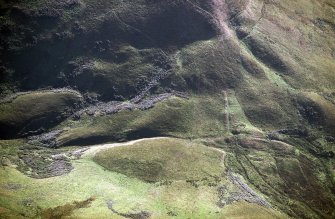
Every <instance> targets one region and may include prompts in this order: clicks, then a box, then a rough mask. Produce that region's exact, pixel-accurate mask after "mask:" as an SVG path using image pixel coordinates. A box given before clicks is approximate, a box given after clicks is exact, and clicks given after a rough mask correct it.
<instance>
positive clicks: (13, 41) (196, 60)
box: [0, 0, 335, 218]
mask: <svg viewBox="0 0 335 219" xmlns="http://www.w3.org/2000/svg"><path fill="white" fill-rule="evenodd" d="M0 8H1V10H0V15H1V16H0V32H1V34H0V54H1V57H2V58H1V59H0V93H1V98H2V100H1V102H0V138H1V139H3V140H0V143H1V145H2V146H1V147H0V150H1V151H2V152H3V154H4V155H3V158H2V160H3V162H2V163H3V164H4V165H7V166H11V164H15V165H16V168H17V169H18V170H20V171H21V172H22V173H25V174H27V175H28V176H30V177H33V178H45V177H49V176H52V175H57V176H58V175H62V174H64V173H69V172H70V171H71V170H72V167H71V168H70V167H69V166H71V163H72V165H74V166H75V167H78V168H79V169H80V168H82V166H80V165H81V164H79V163H80V159H79V158H78V159H79V160H78V161H73V160H72V159H77V157H76V156H74V157H75V158H73V156H72V155H71V156H70V158H69V157H68V156H67V155H66V156H65V157H63V156H60V157H59V156H58V157H57V156H56V157H55V154H59V153H60V154H62V153H70V154H71V153H72V152H71V151H72V150H73V149H71V148H70V147H67V146H78V147H79V146H91V145H92V144H101V143H106V142H112V141H113V142H115V141H129V140H135V139H141V138H148V137H163V136H164V137H171V138H172V139H174V140H176V139H175V138H179V139H184V140H185V139H188V140H189V141H191V142H192V144H195V145H198V144H200V145H201V147H200V146H199V147H200V149H199V148H196V149H194V150H195V151H194V152H192V153H195V154H194V157H197V159H199V160H203V163H204V167H206V165H208V163H209V162H210V161H209V160H210V159H209V157H210V158H212V159H213V165H220V164H219V163H220V162H217V157H216V156H214V155H213V154H212V155H208V156H209V157H207V156H206V157H202V156H200V155H197V153H198V152H199V150H204V149H203V148H202V147H204V146H207V147H209V148H208V150H210V149H212V148H215V149H216V150H220V151H223V152H224V153H225V159H224V165H223V166H224V168H223V169H222V170H221V169H220V170H217V169H216V168H217V166H216V167H213V171H214V170H215V171H222V174H223V175H224V177H223V178H222V179H221V178H220V180H219V181H218V182H216V183H214V184H213V185H212V183H213V182H211V181H210V180H209V181H210V182H207V181H206V180H205V181H206V182H205V184H206V183H207V184H206V185H202V184H201V185H202V186H205V187H206V189H204V190H206V191H207V192H208V194H207V193H206V194H207V195H208V196H206V197H207V198H208V200H209V199H217V203H216V204H215V203H214V204H213V201H208V202H203V203H202V202H201V203H200V202H199V203H200V204H199V203H198V204H199V206H202V207H199V206H198V205H197V207H195V209H196V208H200V209H201V210H199V209H198V210H197V211H196V212H197V213H195V215H191V217H201V215H206V213H205V212H207V211H208V212H209V211H220V209H226V210H224V211H225V212H224V213H222V212H221V213H222V214H221V213H220V215H221V216H224V215H225V216H227V215H230V216H231V217H233V216H234V215H235V214H236V212H238V211H239V210H238V209H240V207H241V206H240V207H236V206H235V207H234V206H233V204H231V203H232V202H231V200H232V198H231V197H236V191H235V190H234V189H232V188H235V187H236V188H235V189H237V188H240V187H239V186H242V187H244V185H245V186H247V188H249V189H250V190H251V191H252V192H251V193H250V194H251V196H253V195H252V194H261V195H260V196H264V200H266V201H267V202H268V203H269V206H271V207H270V209H272V210H273V209H275V210H278V211H281V212H282V213H283V215H281V216H278V217H282V216H283V217H286V215H288V216H290V217H294V218H333V217H334V216H335V212H334V209H335V172H334V170H335V163H334V159H335V156H334V153H335V22H334V21H335V2H334V1H333V0H318V1H316V0H296V1H291V0H281V1H279V0H157V1H152V0H134V1H122V0H112V1H107V0H95V1H92V0H67V1H56V0H32V1H26V0H16V1H9V0H3V1H0ZM18 138H20V140H13V139H18ZM174 140H171V141H170V143H169V142H168V143H164V142H163V143H162V142H160V141H157V142H156V140H153V141H154V143H152V144H153V146H152V147H153V148H154V149H157V150H158V149H159V150H158V151H159V152H160V153H162V154H159V153H158V152H157V153H156V152H155V153H154V152H153V151H155V150H154V149H152V152H153V154H152V156H151V154H150V153H149V152H148V153H149V155H148V157H146V156H144V155H143V156H135V155H136V154H138V152H136V150H135V149H134V148H132V147H129V148H126V147H125V148H122V150H121V149H119V150H120V151H113V150H114V149H111V151H109V150H107V151H105V152H103V153H102V154H100V155H96V157H94V156H93V157H90V158H89V159H88V158H87V159H88V160H85V164H86V163H87V165H91V167H92V168H93V169H94V168H96V166H94V167H93V166H92V165H96V164H95V163H94V162H92V160H93V161H95V162H96V163H98V164H99V165H101V166H103V167H104V168H106V170H108V174H111V175H108V178H109V179H111V178H113V177H114V178H115V177H116V176H115V174H116V173H115V172H118V173H121V174H124V177H126V178H125V179H126V180H130V182H129V183H130V184H131V185H132V186H134V187H136V185H140V187H141V188H144V187H146V188H147V189H148V188H149V187H147V186H149V185H151V186H152V184H150V183H153V182H147V181H145V180H143V179H147V178H148V177H149V176H151V175H152V174H153V173H152V172H150V171H151V170H153V171H158V172H159V173H157V176H166V175H164V174H165V172H164V171H166V169H167V168H170V166H169V165H171V164H170V163H169V162H168V161H169V160H173V159H172V158H170V156H172V157H173V153H172V152H171V151H167V152H164V150H163V149H161V144H163V145H166V144H167V145H169V144H176V145H174V146H175V147H176V148H174V149H173V150H172V149H171V150H172V151H174V152H175V153H176V154H181V155H180V156H181V157H183V158H184V159H185V162H186V161H187V160H188V159H189V155H188V152H189V151H188V152H183V150H184V149H185V148H184V147H183V145H184V143H180V147H179V146H178V147H177V145H178V144H177V143H175V142H174ZM176 141H177V140H176ZM180 141H183V140H180ZM155 142H156V143H155ZM155 145H157V148H156V146H155ZM139 147H140V148H141V147H142V148H141V150H142V151H146V150H147V149H146V147H147V145H144V146H139ZM196 147H198V146H196ZM165 148H169V147H168V146H167V147H165ZM123 150H124V151H123ZM139 150H140V149H139ZM141 150H140V151H141ZM190 150H191V151H192V150H193V149H190ZM134 151H135V152H136V153H135V155H132V153H134ZM115 153H120V154H125V155H127V156H125V157H122V156H121V158H122V159H121V158H120V159H116V158H115V157H114V154H115ZM189 153H191V152H189ZM204 153H205V152H204ZM208 153H210V152H208ZM128 155H129V156H128ZM164 155H165V156H166V157H164ZM106 156H107V157H106ZM162 156H163V157H162ZM85 159H86V158H85ZM113 159H114V160H113ZM157 159H158V160H157ZM77 162H78V163H77ZM118 162H121V163H122V164H123V165H121V167H118V166H117V165H115V164H116V163H118ZM176 162H177V163H178V162H181V161H180V160H178V159H177V160H176ZM8 163H9V164H8ZM111 164H113V165H112V166H111ZM187 164H189V165H192V162H191V161H190V162H189V163H187ZM57 165H59V166H57ZM137 165H140V166H139V167H136V166H137ZM180 165H181V166H183V165H184V164H180ZM185 165H186V164H185ZM128 166H129V167H128ZM49 167H50V168H49ZM54 167H56V169H57V171H54ZM6 168H9V169H6V170H4V172H3V173H1V177H5V176H6V174H9V175H10V174H12V175H13V177H14V178H15V177H17V178H18V179H17V180H18V181H20V183H22V182H26V181H27V182H28V181H29V180H35V179H31V178H27V179H26V178H24V179H23V177H24V176H22V175H20V174H19V173H17V172H15V170H14V169H13V168H12V167H6ZM48 168H49V169H48ZM134 168H135V169H134ZM136 168H140V170H141V171H142V172H144V173H145V172H146V171H147V172H148V175H145V176H142V175H141V174H142V173H141V174H140V176H141V177H138V176H139V175H138V171H139V170H138V169H136ZM141 168H142V169H141ZM59 169H60V171H58V170H59ZM84 169H85V168H84ZM81 170H83V169H81ZM6 171H9V172H6ZM11 171H14V172H11ZM109 171H110V172H109ZM182 171H186V170H185V169H183V170H182ZM187 171H189V170H187ZM187 171H186V172H187ZM192 171H195V170H192ZM192 171H191V173H192V174H194V172H192ZM199 171H201V168H199ZM128 173H131V174H128ZM169 173H170V172H169ZM187 173H188V174H186V176H185V177H184V178H183V177H181V179H182V180H181V181H183V180H184V181H185V182H191V183H190V184H187V183H186V184H185V185H187V186H185V185H184V184H178V182H179V181H178V180H176V178H174V177H172V178H169V177H167V179H166V180H165V179H164V180H163V181H164V182H162V181H160V180H157V178H155V180H154V181H155V183H156V184H157V183H158V184H159V183H163V184H164V183H165V184H168V185H169V183H172V184H171V185H172V186H171V187H169V186H168V188H167V187H164V186H166V185H162V188H163V189H166V191H165V192H166V194H165V195H166V197H165V198H166V200H165V202H164V203H165V204H166V205H169V206H170V207H171V206H172V205H170V204H171V203H172V202H173V201H171V200H172V199H169V198H168V197H171V196H172V195H173V194H175V191H172V190H173V189H175V188H179V187H178V186H180V188H182V189H185V194H184V195H185V197H188V196H189V195H190V193H192V191H193V190H192V189H195V188H197V187H196V186H199V185H198V184H197V183H199V182H202V181H203V177H201V178H199V179H198V178H197V179H193V178H192V177H190V175H189V172H187ZM70 174H73V173H72V172H71V173H70ZM113 174H114V175H113ZM155 174H156V173H155ZM192 174H191V175H192ZM215 174H216V175H217V173H215ZM235 174H236V175H238V177H237V178H235ZM172 175H173V176H174V175H178V174H172ZM200 175H201V174H200ZM60 177H64V176H60ZM214 178H215V177H214ZM242 178H243V180H242V181H243V183H241V182H240V180H241V179H242ZM55 180H56V181H57V180H61V181H62V180H65V181H66V180H72V175H70V176H69V178H66V179H64V178H59V179H58V178H57V177H56V178H55ZM106 180H107V178H106ZM134 180H135V181H134ZM0 183H3V184H2V185H3V186H2V187H1V185H0V189H1V188H4V189H3V191H2V190H0V194H2V193H4V194H7V191H6V189H5V187H6V186H5V184H6V183H15V180H14V179H13V181H12V182H9V181H8V182H7V181H6V180H3V179H2V181H0ZM30 183H31V182H29V183H28V184H29V185H30ZM62 183H65V182H63V181H62ZM96 183H98V182H96ZM175 183H177V184H175ZM179 183H182V182H179ZM156 184H155V185H156ZM237 184H238V185H239V186H237ZM6 185H7V184H6ZM115 185H116V184H115ZM90 186H91V185H90ZM117 186H120V185H119V184H117ZM142 186H143V187H142ZM174 186H175V187H174ZM158 187H159V186H158ZM193 187H195V188H193ZM90 188H91V187H90ZM159 188H160V187H159ZM223 188H225V189H223ZM123 189H124V188H123ZM169 189H171V190H169ZM139 190H141V189H134V190H132V191H130V190H129V193H131V192H134V193H136V194H139V193H138V192H140V191H139ZM151 190H154V191H156V192H157V191H158V190H155V189H153V188H151ZM191 190H192V191H191ZM196 190H197V189H196ZM88 191H89V192H91V190H88ZM197 191H198V190H197ZM243 191H245V190H243ZM247 191H249V190H248V189H247ZM253 192H254V193H253ZM13 194H16V193H15V192H13ZM47 194H49V193H48V192H47ZM232 194H235V196H234V195H232ZM250 194H249V195H250ZM22 195H23V194H18V193H17V194H16V196H17V197H18V198H21V197H22ZM142 195H143V194H142V193H141V195H138V197H137V198H138V199H143V200H142V201H143V203H142V204H143V205H141V207H144V208H145V209H146V210H147V211H148V212H150V215H152V216H153V217H162V218H164V216H159V215H160V214H158V213H157V211H158V210H157V209H161V208H157V206H156V207H153V206H152V205H165V204H162V203H158V202H152V200H153V199H151V198H148V197H144V196H143V197H142ZM9 196H10V199H11V201H12V202H15V200H16V199H15V197H13V195H12V192H11V195H9ZM65 196H66V198H64V201H63V202H59V203H56V202H54V201H51V202H50V203H52V204H50V205H48V204H46V205H43V206H42V207H41V204H40V203H41V202H40V201H37V202H36V203H35V204H36V206H35V207H34V210H33V211H36V212H33V211H31V212H33V213H31V212H30V213H29V216H31V217H33V216H34V214H35V213H36V215H42V216H43V215H46V214H47V213H43V212H40V210H38V209H40V208H43V209H44V208H54V207H56V206H58V205H64V204H65V203H69V202H71V201H74V200H78V199H79V198H80V200H85V199H87V197H90V196H96V198H97V200H98V201H99V202H101V203H102V202H104V201H103V200H102V199H103V198H104V199H105V198H106V197H103V198H102V196H101V197H100V196H99V194H98V195H96V194H91V193H90V194H86V196H87V197H86V198H85V197H83V196H82V195H74V196H73V198H72V199H71V196H69V195H68V194H66V195H65ZM65 196H64V197H65ZM258 196H259V195H257V197H258ZM74 197H75V198H74ZM253 197H254V196H253ZM41 198H42V197H40V196H39V197H38V198H37V199H41ZM188 198H189V197H188ZM188 198H185V200H186V199H187V201H185V200H183V201H185V202H183V203H184V204H185V203H188V201H189V200H188ZM119 199H120V202H121V203H123V205H124V206H126V204H125V203H126V202H123V201H124V198H121V197H120V198H119ZM144 200H145V201H144ZM154 200H156V199H154ZM206 200H207V199H206ZM65 201H66V202H65ZM137 201H138V203H141V201H140V200H137ZM156 201H157V200H156ZM234 201H235V202H236V203H237V205H243V206H244V207H245V209H249V208H251V209H253V208H257V207H259V208H262V209H263V208H265V209H266V210H269V209H267V208H268V206H262V205H259V203H258V204H257V203H256V204H255V203H254V202H251V201H250V199H245V198H244V199H243V198H242V199H234ZM245 201H246V202H251V203H252V206H245V204H246V203H244V202H245ZM105 202H106V200H105ZM144 202H145V203H146V204H147V205H145V204H144ZM8 203H9V202H8V201H6V199H4V200H2V199H1V200H0V216H1V214H2V212H5V213H4V215H7V216H8V215H10V214H13V215H14V214H20V212H21V213H22V212H23V211H24V210H22V209H24V207H22V206H17V207H16V208H15V209H14V208H13V209H9V206H10V204H8ZM107 203H109V202H107ZM148 203H150V204H148ZM167 203H168V204H167ZM209 203H211V204H209ZM220 203H225V204H220ZM236 203H235V204H236ZM241 203H242V204H241ZM101 205H102V204H101ZM107 206H109V208H110V210H109V211H111V212H110V213H111V214H112V213H113V214H114V216H115V217H121V218H122V217H127V216H129V215H126V214H123V216H122V213H121V214H120V213H119V210H120V209H121V210H126V212H132V210H131V209H129V208H126V207H124V209H122V207H120V209H119V210H118V209H115V208H114V207H111V206H114V205H112V204H109V205H107ZM213 206H215V207H213ZM227 206H230V207H231V208H229V209H232V212H231V213H227V212H228V211H230V210H227V208H226V207H227ZM95 207H96V206H95ZM104 207H105V208H107V207H106V206H104ZM175 207H176V206H175ZM175 207H173V208H175ZM216 207H218V209H219V210H217V209H216ZM162 208H163V209H165V210H164V211H168V210H167V207H166V208H164V207H162ZM171 208H172V207H171ZM3 209H5V210H3ZM36 209H37V210H36ZM107 209H108V208H107ZM214 209H215V210H214ZM234 209H235V210H234ZM236 209H237V210H236ZM7 210H8V212H11V213H6V212H7ZM105 210H106V209H105ZM184 210H185V211H184V212H183V209H182V208H181V209H179V210H178V211H177V210H176V211H177V212H179V213H178V214H180V215H188V214H189V212H192V211H194V209H188V208H186V207H185V209H184ZM258 210H259V209H258ZM263 210H264V209H263ZM263 210H260V211H263ZM272 210H271V211H272ZM264 211H265V210H264ZM92 212H94V210H92ZM49 213H50V212H49ZM49 213H48V214H49ZM86 213H87V214H88V212H86ZM142 213H143V212H142ZM172 213H173V212H172ZM172 213H170V215H167V216H171V217H173V216H175V217H177V215H174V214H172ZM277 213H278V212H275V213H273V212H272V213H271V214H277ZM50 214H51V213H50ZM78 214H79V213H78ZM241 214H242V213H241ZM278 214H279V213H278ZM79 215H80V214H79ZM82 215H85V214H82ZM143 215H144V216H145V215H147V216H148V214H146V213H145V212H144V213H143ZM143 215H142V216H143ZM208 215H211V216H210V218H219V217H220V216H218V215H216V216H215V215H212V214H208ZM246 215H247V214H246ZM144 216H143V218H145V217H144ZM167 216H166V217H167ZM8 217H9V216H8ZM13 217H14V216H13ZM45 217H47V216H45ZM78 217H79V216H78ZM80 217H81V216H80ZM106 217H107V216H106ZM136 217H139V216H138V215H137V216H136ZM180 217H183V216H180ZM255 217H256V218H257V217H258V216H257V215H256V216H255ZM269 217H270V216H269Z"/></svg>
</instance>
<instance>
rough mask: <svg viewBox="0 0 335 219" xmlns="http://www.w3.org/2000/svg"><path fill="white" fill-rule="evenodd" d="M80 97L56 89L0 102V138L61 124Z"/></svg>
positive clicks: (42, 129)
mask: <svg viewBox="0 0 335 219" xmlns="http://www.w3.org/2000/svg"><path fill="white" fill-rule="evenodd" d="M81 101H82V96H81V95H80V94H79V93H77V92H76V91H73V90H68V89H59V90H48V91H34V92H27V93H22V94H19V95H17V96H13V97H12V98H8V99H7V100H3V101H1V102H0V138H11V137H17V136H21V135H29V134H34V133H38V132H41V131H44V130H45V129H48V128H50V127H52V126H54V125H56V124H57V123H59V122H61V121H62V120H64V119H65V118H67V117H68V116H70V115H71V114H72V113H73V111H75V109H76V108H77V107H78V106H79V105H80V103H81Z"/></svg>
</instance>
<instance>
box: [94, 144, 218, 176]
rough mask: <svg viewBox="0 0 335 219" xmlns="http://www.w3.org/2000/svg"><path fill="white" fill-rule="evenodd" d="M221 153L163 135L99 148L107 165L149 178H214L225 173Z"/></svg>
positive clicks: (97, 158) (101, 162)
mask: <svg viewBox="0 0 335 219" xmlns="http://www.w3.org/2000/svg"><path fill="white" fill-rule="evenodd" d="M221 159H222V153H220V152H219V151H215V150H213V149H209V148H207V147H205V146H203V145H198V144H194V143H189V142H187V141H183V140H175V139H160V140H155V141H144V142H139V143H136V144H134V145H130V146H125V147H114V148H110V149H106V150H103V151H100V152H98V153H97V154H96V155H95V157H94V161H95V162H96V163H98V164H99V165H101V166H103V167H105V168H106V169H108V170H110V171H113V172H118V173H122V174H124V175H126V176H129V177H136V178H138V179H141V180H143V181H146V182H159V181H173V180H192V181H193V180H212V179H215V180H216V179H219V178H220V176H221V175H222V173H223V168H222V167H221V165H220V163H221Z"/></svg>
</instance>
